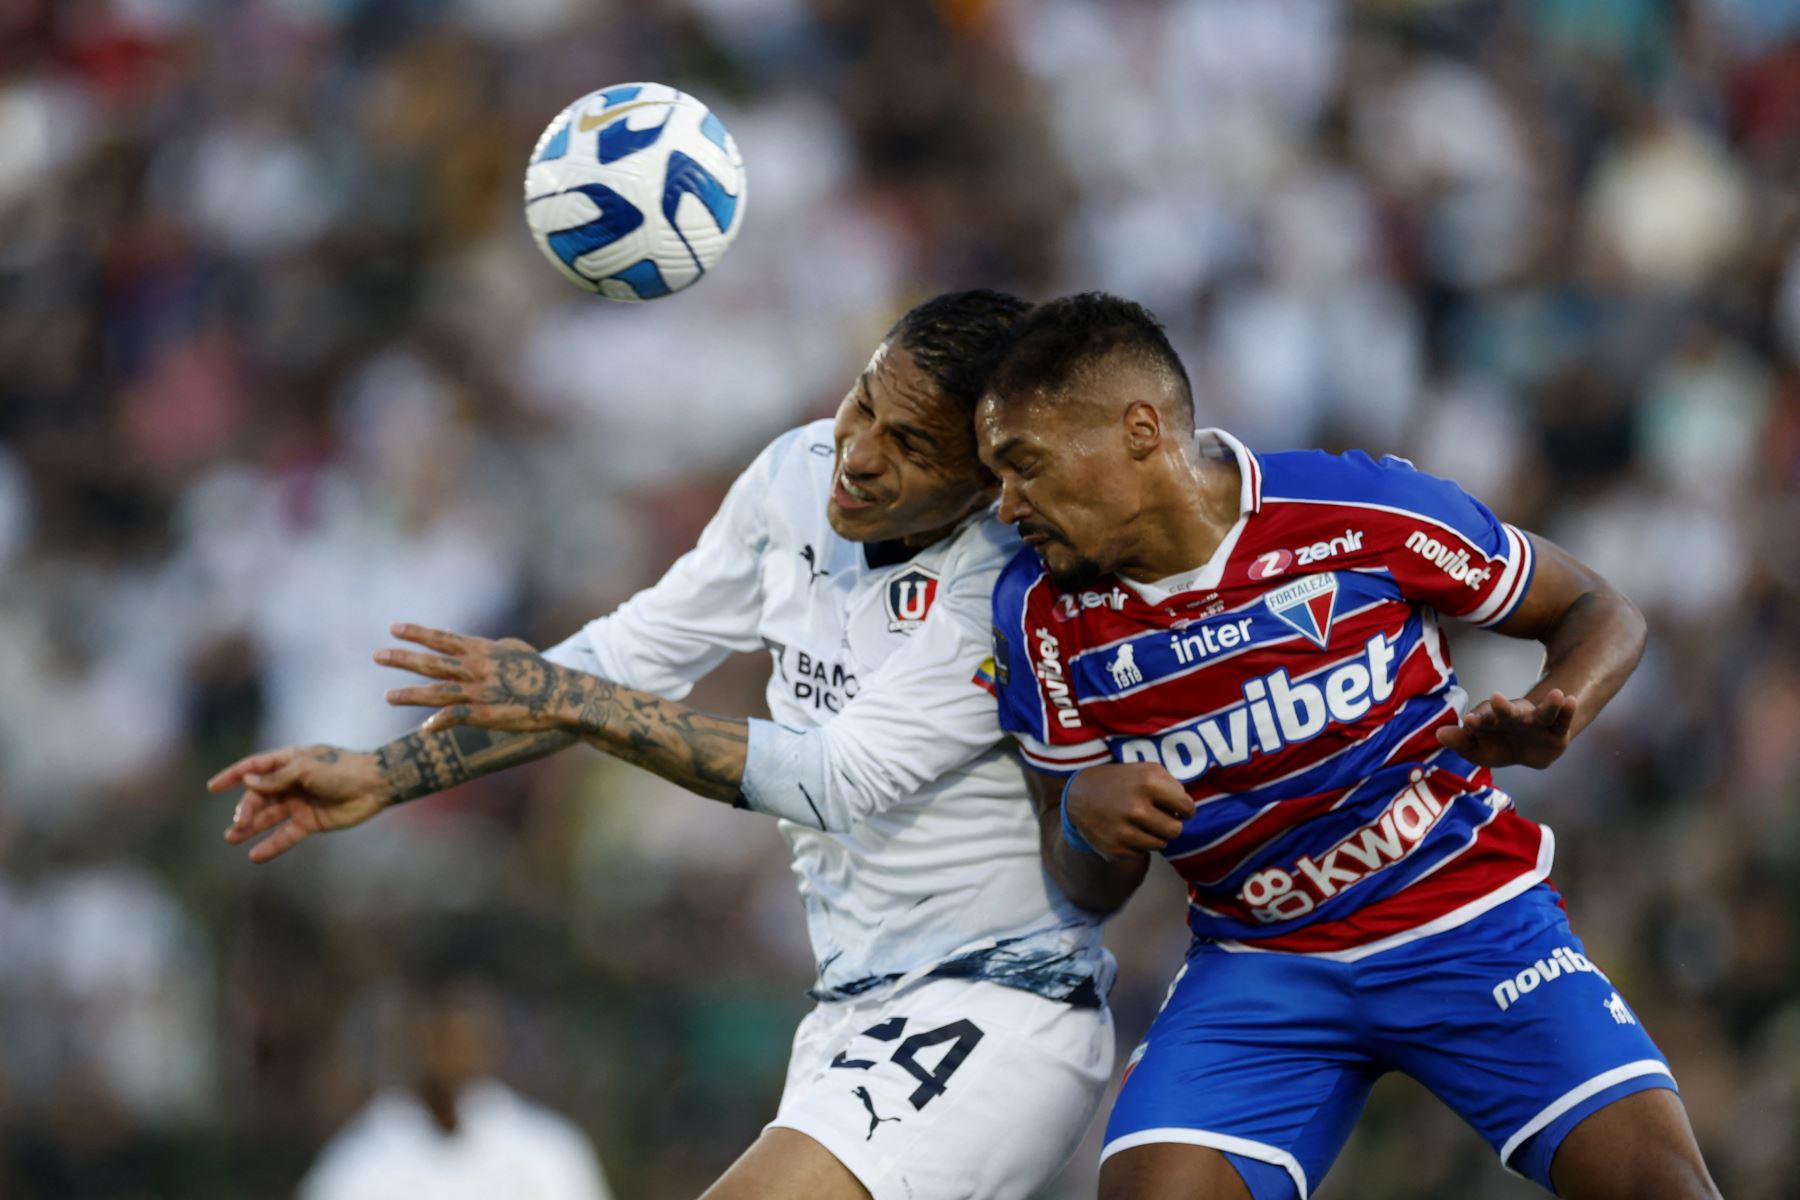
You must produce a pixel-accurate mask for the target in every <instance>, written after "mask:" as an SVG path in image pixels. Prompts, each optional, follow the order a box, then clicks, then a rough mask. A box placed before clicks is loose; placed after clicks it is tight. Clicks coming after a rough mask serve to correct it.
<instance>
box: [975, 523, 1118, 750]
mask: <svg viewBox="0 0 1800 1200" xmlns="http://www.w3.org/2000/svg"><path fill="white" fill-rule="evenodd" d="M993 649H994V653H993V684H994V687H995V690H996V696H997V699H998V701H999V706H1000V727H1001V728H1002V729H1004V730H1005V731H1006V732H1008V733H1010V734H1012V735H1013V737H1014V739H1016V740H1017V742H1018V744H1019V752H1020V754H1021V755H1022V756H1023V757H1024V759H1025V762H1026V763H1027V765H1029V766H1030V767H1032V768H1033V769H1034V770H1038V771H1042V772H1044V773H1046V774H1050V775H1058V776H1066V775H1073V774H1074V773H1075V772H1076V771H1079V770H1082V769H1083V768H1085V767H1091V766H1096V765H1098V764H1100V763H1103V762H1110V761H1111V758H1112V756H1111V752H1110V751H1109V750H1108V749H1107V746H1106V742H1105V741H1104V740H1102V738H1101V737H1100V734H1099V732H1098V731H1097V730H1095V729H1094V728H1093V727H1092V726H1091V725H1090V724H1089V723H1088V721H1087V720H1086V719H1085V717H1084V716H1083V714H1082V710H1081V704H1080V697H1079V696H1078V695H1077V693H1076V690H1075V683H1074V679H1073V675H1072V673H1071V672H1070V671H1069V669H1068V665H1069V660H1070V656H1071V655H1072V654H1073V652H1074V650H1075V649H1076V647H1074V646H1066V645H1065V644H1064V640H1063V634H1062V625H1061V622H1059V621H1058V620H1057V619H1056V616H1055V613H1054V602H1053V600H1052V597H1051V586H1050V582H1049V580H1048V579H1047V578H1046V577H1045V576H1044V572H1043V567H1042V565H1041V564H1040V563H1039V562H1038V558H1037V555H1036V554H1035V553H1034V552H1032V551H1030V550H1024V551H1021V552H1020V553H1019V556H1018V557H1016V558H1014V559H1013V561H1012V562H1011V564H1009V565H1008V566H1007V568H1006V570H1005V571H1004V572H1002V573H1001V576H1000V581H999V583H998V584H997V585H996V586H995V588H994V647H993Z"/></svg>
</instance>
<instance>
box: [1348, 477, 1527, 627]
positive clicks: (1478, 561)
mask: <svg viewBox="0 0 1800 1200" xmlns="http://www.w3.org/2000/svg"><path fill="white" fill-rule="evenodd" d="M1372 465H1373V466H1374V468H1375V470H1376V471H1377V472H1378V473H1379V475H1380V476H1381V481H1380V482H1381V486H1380V488H1379V494H1380V496H1381V499H1382V500H1383V501H1384V503H1383V504H1382V505H1381V506H1380V507H1381V509H1382V512H1383V515H1382V517H1380V518H1379V519H1377V520H1375V521H1372V522H1371V524H1373V525H1378V526H1379V528H1380V529H1381V542H1382V545H1383V558H1384V560H1385V562H1386V565H1387V568H1388V570H1389V571H1390V572H1392V574H1393V576H1394V580H1395V582H1396V583H1398V584H1399V587H1400V591H1401V593H1402V594H1403V595H1405V596H1406V598H1407V599H1409V600H1412V601H1414V602H1415V603H1418V604H1425V605H1429V606H1430V607H1432V608H1435V609H1437V610H1438V611H1439V612H1441V613H1443V614H1445V615H1446V616H1451V617H1456V618H1458V619H1459V620H1463V621H1467V622H1469V623H1471V624H1474V625H1480V626H1484V627H1490V626H1494V625H1498V624H1500V623H1501V622H1502V621H1505V620H1506V619H1507V618H1508V617H1510V616H1512V615H1513V613H1514V612H1516V611H1517V610H1518V607H1519V603H1520V602H1521V601H1522V600H1523V599H1524V598H1525V593H1526V592H1527V591H1528V590H1529V589H1530V587H1531V578H1532V573H1533V570H1534V568H1535V566H1536V563H1535V561H1534V554H1533V551H1532V546H1531V539H1530V537H1528V536H1527V535H1526V534H1525V532H1524V531H1523V530H1521V529H1519V528H1518V527H1517V526H1515V525H1510V524H1508V523H1506V522H1505V521H1502V520H1501V519H1500V518H1499V517H1496V516H1495V515H1494V514H1493V512H1492V511H1491V510H1490V509H1489V508H1488V507H1487V506H1486V505H1485V504H1483V503H1482V502H1481V501H1479V500H1477V499H1476V498H1475V497H1473V496H1471V495H1469V494H1468V493H1467V492H1465V491H1463V490H1462V489H1461V488H1460V487H1458V486H1457V485H1456V484H1454V483H1451V482H1450V481H1448V480H1445V479H1439V478H1437V477H1436V476H1434V475H1427V474H1425V473H1424V472H1423V471H1419V470H1415V469H1414V468H1413V466H1412V464H1410V463H1408V462H1406V461H1405V460H1404V459H1398V458H1384V459H1381V460H1380V462H1378V463H1375V464H1372Z"/></svg>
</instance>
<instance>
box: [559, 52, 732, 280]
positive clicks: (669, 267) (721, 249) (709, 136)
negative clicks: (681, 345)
mask: <svg viewBox="0 0 1800 1200" xmlns="http://www.w3.org/2000/svg"><path fill="white" fill-rule="evenodd" d="M525 222H526V224H527V225H529V226H530V227H531V237H532V240H533V241H535V242H536V243H537V245H538V249H540V250H542V251H543V252H544V257H545V258H548V259H549V260H550V262H551V264H552V265H554V266H555V267H556V269H557V270H559V271H561V272H562V273H563V274H564V275H566V276H567V277H568V278H569V280H570V281H571V282H573V283H574V284H575V285H576V286H577V287H581V288H585V289H586V290H588V291H590V292H597V293H599V294H600V295H602V296H605V297H607V298H608V299H610V300H654V299H656V298H657V297H659V296H667V295H669V294H671V293H673V292H679V291H680V290H681V289H682V288H685V287H689V286H691V285H692V284H693V283H695V282H696V281H697V280H698V279H700V277H701V276H703V275H705V274H706V273H707V272H708V271H710V270H711V269H712V268H713V267H714V266H715V265H716V264H717V263H718V261H719V259H720V258H722V257H723V256H724V254H725V251H726V249H727V248H729V247H730V245H731V243H732V242H733V241H734V240H735V239H736V238H737V233H738V229H739V228H740V227H741V226H742V225H743V223H744V163H743V160H742V159H741V158H739V157H738V149H737V143H736V142H734V141H732V139H731V135H730V134H729V133H727V132H726V131H725V126H724V125H723V124H722V123H721V122H720V121H719V118H718V117H716V116H714V115H713V113H712V111H711V110H710V109H708V108H707V107H706V105H704V104H702V103H700V101H698V100H696V99H694V98H693V97H692V96H690V95H688V94H687V93H685V92H681V91H677V90H676V89H674V88H672V87H668V86H666V85H664V84H660V83H621V84H618V85H616V86H614V87H609V88H601V89H600V90H599V91H597V92H590V93H589V94H588V95H585V96H583V97H582V98H581V99H579V100H577V101H575V103H573V104H571V105H569V107H567V108H565V109H563V110H562V112H560V113H558V114H557V115H556V119H555V120H554V121H551V122H550V125H549V127H548V128H546V129H545V130H544V134H543V136H542V137H540V138H538V143H537V147H536V148H535V149H534V150H533V151H532V152H531V164H530V165H529V166H528V167H526V168H525Z"/></svg>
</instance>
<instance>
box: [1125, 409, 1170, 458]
mask: <svg viewBox="0 0 1800 1200" xmlns="http://www.w3.org/2000/svg"><path fill="white" fill-rule="evenodd" d="M1163 432H1164V431H1163V418H1162V413H1161V412H1159V411H1158V410H1157V407H1156V405H1154V404H1148V403H1145V402H1144V401H1142V400H1139V401H1136V402H1134V403H1132V404H1129V405H1127V406H1126V408H1125V448H1126V449H1127V450H1129V451H1130V452H1131V457H1133V458H1136V459H1144V458H1148V457H1150V455H1151V454H1152V453H1153V452H1154V451H1155V450H1156V448H1157V447H1158V446H1160V445H1162V443H1163Z"/></svg>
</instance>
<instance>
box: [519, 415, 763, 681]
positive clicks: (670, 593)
mask: <svg viewBox="0 0 1800 1200" xmlns="http://www.w3.org/2000/svg"><path fill="white" fill-rule="evenodd" d="M789 440H790V439H789V438H786V437H784V438H779V439H777V440H776V441H775V442H773V443H771V444H770V445H769V446H768V448H767V449H765V450H764V451H763V452H762V453H761V454H760V455H758V456H757V458H756V461H755V462H753V463H751V464H750V466H749V468H748V469H747V470H745V471H744V473H743V474H742V475H740V476H738V478H737V481H736V482H735V483H733V484H732V485H731V490H730V491H729V492H727V493H726V495H725V501H724V503H723V504H721V505H720V506H719V511H718V512H717V513H715V514H714V515H713V518H712V520H711V521H709V522H707V525H706V529H705V530H704V531H703V532H702V533H701V534H700V540H699V542H698V543H697V544H696V545H695V546H694V548H693V549H692V550H689V551H688V552H687V553H686V554H684V555H682V556H681V557H680V558H679V559H677V560H675V563H674V565H673V566H671V567H670V568H669V570H668V572H667V573H666V574H664V575H663V577H662V578H661V579H660V580H658V581H657V582H656V583H655V584H653V585H651V586H650V587H648V588H645V589H644V590H643V591H641V592H639V593H638V594H637V595H635V596H633V597H632V598H631V599H629V600H627V601H626V602H625V603H623V604H621V605H620V606H619V607H618V608H617V609H615V610H614V611H613V612H611V613H609V614H608V615H606V616H604V617H601V618H599V619H598V620H594V621H590V622H589V623H588V624H587V625H586V626H585V627H583V628H582V630H581V631H580V632H579V633H577V634H575V635H574V636H573V637H570V638H568V639H567V640H565V641H563V642H561V643H559V644H558V645H556V646H554V647H552V648H551V649H550V650H548V651H546V652H545V657H546V658H548V659H549V660H550V661H551V662H554V663H557V664H558V665H560V666H565V667H572V668H574V669H575V670H578V671H586V672H587V673H589V674H591V675H598V676H600V677H601V678H602V679H609V680H611V681H612V682H614V683H621V684H624V685H625V686H626V687H632V688H636V689H638V690H639V691H644V692H652V693H654V694H656V695H658V696H661V697H663V698H664V699H668V700H680V699H682V698H683V697H685V696H686V695H687V694H688V693H689V692H690V691H692V690H693V687H694V684H695V683H696V682H697V681H698V680H700V679H701V678H702V677H703V676H705V675H706V674H707V672H709V671H711V670H712V669H713V668H714V667H716V666H718V665H719V663H721V662H723V661H724V660H725V658H726V657H727V656H728V655H730V654H731V653H732V652H734V651H745V652H747V651H754V650H760V649H762V640H761V637H760V635H759V628H760V623H761V617H762V595H761V587H762V581H761V572H760V570H759V566H760V563H761V560H762V556H763V554H764V553H765V551H766V549H767V547H768V541H769V523H768V504H767V499H766V497H767V494H768V492H769V489H770V487H771V486H772V484H773V477H774V475H775V471H776V465H777V462H778V460H779V458H780V457H781V454H782V451H783V449H784V447H785V445H786V443H787V442H788V441H789Z"/></svg>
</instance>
